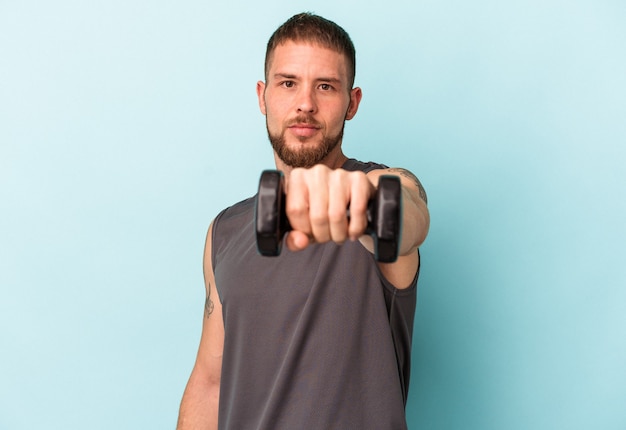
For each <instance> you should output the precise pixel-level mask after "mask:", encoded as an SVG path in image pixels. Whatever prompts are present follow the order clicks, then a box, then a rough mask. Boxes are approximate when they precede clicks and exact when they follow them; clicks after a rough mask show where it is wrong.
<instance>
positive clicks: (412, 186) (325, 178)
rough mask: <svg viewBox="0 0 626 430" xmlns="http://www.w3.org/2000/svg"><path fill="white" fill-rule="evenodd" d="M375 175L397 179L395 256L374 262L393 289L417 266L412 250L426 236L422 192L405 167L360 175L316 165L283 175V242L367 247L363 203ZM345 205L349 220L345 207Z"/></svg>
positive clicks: (292, 245)
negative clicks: (398, 217) (285, 227)
mask: <svg viewBox="0 0 626 430" xmlns="http://www.w3.org/2000/svg"><path fill="white" fill-rule="evenodd" d="M381 175H396V176H398V177H400V181H401V183H402V199H403V213H402V237H401V241H400V252H399V257H398V260H397V261H396V262H394V263H378V264H379V266H380V269H381V271H382V273H383V274H384V275H385V277H386V278H387V279H388V280H389V281H390V282H391V283H392V284H393V285H395V286H396V287H397V288H407V287H408V286H409V285H410V284H411V281H412V280H413V279H414V277H415V274H416V272H417V269H418V267H419V254H418V252H417V249H418V248H419V246H420V245H421V244H422V242H424V240H425V239H426V235H427V234H428V228H429V225H430V217H429V213H428V208H427V206H426V193H425V191H424V189H423V187H422V186H421V184H420V182H419V180H418V179H417V178H416V177H415V176H414V175H413V174H412V173H411V172H409V171H408V170H405V169H378V170H373V171H371V172H369V173H368V174H365V173H363V172H348V171H345V170H342V169H334V170H333V169H330V168H328V167H326V166H323V165H317V166H315V167H313V168H311V169H294V170H292V171H291V172H290V174H289V177H288V180H287V202H286V212H287V216H288V218H289V222H290V224H291V227H292V231H291V232H290V233H289V234H288V235H287V240H286V244H287V246H288V247H289V248H290V249H291V250H294V251H295V250H299V249H304V248H306V247H307V246H308V245H309V244H310V243H312V242H317V243H323V242H328V241H333V242H336V243H342V242H344V241H346V240H348V239H351V240H357V239H358V240H360V241H361V243H362V244H363V245H364V246H365V247H366V248H367V249H368V250H369V251H370V252H373V251H374V244H373V241H372V238H371V237H370V236H365V235H364V232H365V229H366V227H367V202H368V200H369V199H370V197H372V196H373V195H374V193H375V191H376V188H375V184H377V183H378V178H379V177H380V176H381ZM348 206H349V207H350V219H348V218H347V215H346V207H348Z"/></svg>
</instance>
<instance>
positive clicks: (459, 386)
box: [0, 0, 626, 430]
mask: <svg viewBox="0 0 626 430" xmlns="http://www.w3.org/2000/svg"><path fill="white" fill-rule="evenodd" d="M303 10H309V11H314V12H317V13H319V14H322V15H324V16H326V17H327V18H330V19H332V20H335V21H337V22H338V23H339V24H341V25H342V26H344V27H345V29H346V30H347V31H348V32H349V33H350V34H351V36H352V38H353V40H354V42H355V44H356V47H357V85H359V86H361V87H362V88H363V93H364V99H363V102H362V104H361V107H360V111H359V113H358V114H357V116H356V118H355V119H354V120H353V121H351V122H349V123H348V125H347V128H346V136H345V141H344V146H345V151H346V152H347V154H348V155H350V156H353V157H357V158H360V159H363V160H376V161H380V162H384V163H386V164H389V165H393V166H401V167H406V168H409V169H411V170H412V171H414V172H415V173H416V174H417V175H418V176H419V177H420V179H421V180H422V182H423V183H424V185H425V187H426V189H427V191H428V193H429V207H430V210H431V216H432V226H431V232H430V235H429V237H428V239H427V242H426V243H425V244H424V246H423V248H422V256H423V272H422V277H421V279H420V290H419V298H418V309H417V315H416V321H415V336H414V347H413V352H414V358H413V376H412V381H411V388H410V394H409V403H408V406H407V411H408V416H409V421H410V428H411V429H433V430H447V429H451V430H452V429H476V430H490V429H494V430H495V429H512V430H518V429H519V430H522V429H533V430H534V429H541V430H544V429H545V430H553V429H589V428H594V429H604V430H618V429H620V430H621V429H624V428H626V412H624V404H625V400H626V388H625V387H626V335H625V331H626V330H625V329H626V291H625V287H626V276H625V274H624V273H625V272H624V262H623V260H624V251H623V244H624V242H625V241H626V228H625V226H624V221H625V220H626V204H625V202H624V200H625V199H624V188H625V186H626V180H625V174H624V164H625V163H626V153H625V149H624V148H625V144H626V126H625V124H626V121H625V118H626V102H625V100H626V26H625V25H624V23H625V22H626V4H625V3H624V2H623V1H618V0H615V1H610V0H580V1H562V0H561V1H559V0H543V1H540V0H525V1H521V0H513V1H504V2H502V1H495V0H477V1H473V2H464V1H458V0H457V1H453V0H445V1H438V2H435V1H432V0H427V1H422V0H419V1H398V0H390V1H385V2H378V3H370V4H367V3H363V2H357V1H346V2H341V3H339V2H336V1H326V0H322V1H317V2H303V1H290V2H288V1H282V0H281V1H274V0H270V1H269V2H265V3H263V2H249V3H246V2H237V1H228V2H206V1H205V2H202V1H197V0H183V1H177V2H174V1H160V0H157V1H150V2H149V1H145V0H124V1H121V0H107V1H104V0H102V1H99V0H98V1H90V2H83V1H78V0H59V1H55V2H46V1H42V0H22V1H12V0H0V205H1V207H0V209H1V210H0V288H1V298H0V349H1V353H0V428H1V429H7V430H18V429H35V428H46V429H168V428H173V427H174V426H175V422H176V417H177V412H178V404H179V401H180V398H181V395H182V392H183V389H184V386H185V383H186V381H187V377H188V375H189V372H190V371H191V367H192V364H193V361H194V358H195V352H196V349H197V343H198V339H199V335H200V324H201V321H202V312H203V300H204V287H203V284H202V268H201V258H202V249H203V245H204V237H205V233H206V228H207V227H208V224H209V222H210V221H211V219H212V218H213V217H214V216H215V215H216V214H217V213H218V211H219V210H220V209H222V208H223V207H225V206H226V205H229V204H232V203H234V202H236V201H238V200H240V199H242V198H245V197H247V196H249V195H251V194H253V193H254V192H255V188H256V185H257V181H258V175H259V173H260V171H261V170H262V169H264V168H268V167H272V163H273V158H272V155H271V148H270V146H269V144H268V143H267V138H266V134H265V125H264V117H263V116H262V115H261V114H260V112H259V110H258V107H257V101H256V95H255V91H254V90H255V84H256V81H257V80H259V79H262V77H263V65H262V63H263V56H264V49H265V43H266V41H267V39H268V38H269V36H270V34H271V33H272V31H273V30H274V29H275V28H276V27H277V26H278V25H280V24H281V23H282V22H283V21H284V20H286V19H287V18H288V17H289V16H291V15H293V14H294V13H297V12H300V11H303Z"/></svg>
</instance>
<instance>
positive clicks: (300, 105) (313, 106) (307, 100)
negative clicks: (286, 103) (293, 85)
mask: <svg viewBox="0 0 626 430" xmlns="http://www.w3.org/2000/svg"><path fill="white" fill-rule="evenodd" d="M296 106H297V109H298V112H302V113H315V112H316V111H317V103H316V101H315V95H314V94H313V90H312V89H309V88H302V89H301V90H300V91H299V92H298V99H297V102H296Z"/></svg>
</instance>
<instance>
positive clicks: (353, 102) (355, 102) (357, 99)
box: [346, 87, 363, 121]
mask: <svg viewBox="0 0 626 430" xmlns="http://www.w3.org/2000/svg"><path fill="white" fill-rule="evenodd" d="M362 97H363V93H362V92H361V88H359V87H355V88H352V89H351V90H350V105H348V112H346V120H347V121H350V120H351V119H352V118H354V115H356V112H357V110H359V103H361V98H362Z"/></svg>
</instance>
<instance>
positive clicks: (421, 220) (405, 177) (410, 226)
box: [361, 168, 430, 288]
mask: <svg viewBox="0 0 626 430" xmlns="http://www.w3.org/2000/svg"><path fill="white" fill-rule="evenodd" d="M381 175H396V176H399V177H400V181H401V182H402V202H403V213H402V237H401V240H400V252H399V257H398V260H397V261H396V262H394V263H378V264H379V266H380V269H381V271H382V273H383V274H384V275H385V277H386V278H387V279H388V280H389V281H390V282H391V283H392V284H393V285H395V286H396V287H397V288H406V287H408V286H409V285H410V283H411V281H413V278H414V277H415V274H416V272H417V268H418V267H419V254H418V252H417V250H418V248H419V247H420V245H421V244H422V243H423V242H424V240H426V235H427V234H428V229H429V226H430V214H429V212H428V207H427V203H428V199H427V197H426V191H425V190H424V187H422V184H421V183H420V181H419V180H418V179H417V177H415V175H413V174H412V173H411V172H409V171H408V170H406V169H399V168H393V169H382V170H374V171H371V172H370V173H368V175H367V176H368V178H369V179H370V180H371V181H372V183H377V182H378V177H379V176H381ZM361 242H362V243H363V244H364V245H365V246H366V247H367V248H368V249H369V250H370V251H372V250H373V243H372V240H371V238H370V237H368V236H364V237H363V238H362V239H361Z"/></svg>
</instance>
